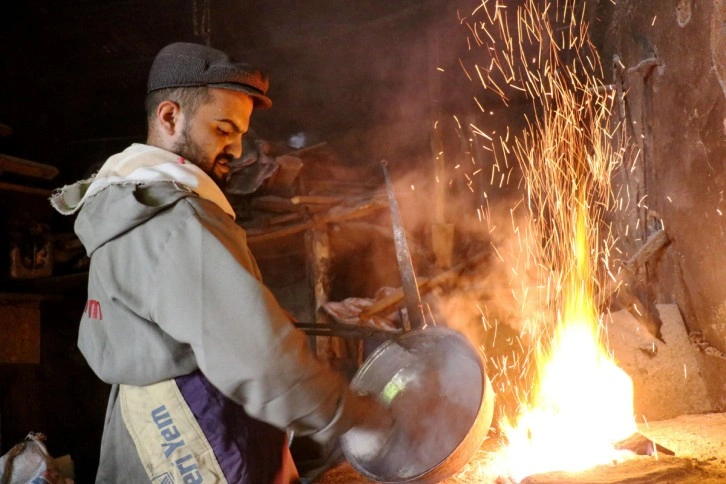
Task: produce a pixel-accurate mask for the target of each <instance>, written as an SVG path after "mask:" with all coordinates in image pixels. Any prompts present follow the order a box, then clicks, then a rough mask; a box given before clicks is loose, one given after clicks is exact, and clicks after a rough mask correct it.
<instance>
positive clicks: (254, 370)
mask: <svg viewBox="0 0 726 484" xmlns="http://www.w3.org/2000/svg"><path fill="white" fill-rule="evenodd" d="M182 203H189V202H186V201H185V202H182ZM208 203H211V202H206V201H198V202H196V205H194V206H195V207H196V210H195V215H193V216H190V217H189V218H188V219H187V220H186V221H185V223H184V224H183V225H181V226H179V228H178V230H177V231H176V233H175V234H174V235H173V237H171V238H170V240H169V242H168V245H167V247H166V248H165V250H164V254H163V256H162V257H161V260H160V262H159V267H158V270H157V271H155V274H154V278H155V281H154V284H153V286H152V287H155V293H154V296H153V306H152V316H153V318H154V320H155V321H156V322H157V324H159V326H160V327H161V328H162V329H163V330H164V331H165V332H167V333H168V334H169V335H170V336H172V337H173V338H175V339H176V340H178V341H180V342H183V343H187V344H189V345H190V346H191V347H192V350H193V352H194V355H195V357H196V360H197V363H198V365H199V368H200V370H201V371H202V372H203V373H204V375H205V376H206V377H207V378H208V379H209V381H210V382H211V383H212V384H213V385H215V386H216V387H217V388H218V389H219V390H220V391H221V392H222V393H224V394H225V395H226V396H228V397H229V398H230V399H232V400H233V401H235V402H237V403H239V404H240V405H242V406H243V407H244V409H245V411H246V412H247V413H248V414H250V415H251V416H253V417H255V418H257V419H259V420H262V421H265V422H268V423H270V424H272V425H274V426H276V427H278V428H282V429H286V428H291V429H293V430H295V431H296V432H298V433H300V434H301V435H306V434H307V435H310V436H311V437H312V438H314V439H315V440H318V441H320V442H327V441H330V440H331V439H334V438H336V437H337V436H338V435H340V434H341V433H342V432H345V431H346V430H348V428H350V427H351V425H352V423H353V419H355V418H356V417H355V412H356V410H355V408H354V407H355V401H356V399H357V398H358V396H357V395H355V394H353V393H352V391H351V390H350V389H349V386H348V384H347V382H346V381H345V380H344V379H343V378H342V377H341V376H340V375H338V374H337V373H335V372H334V371H333V370H331V369H330V368H328V367H327V366H326V365H324V364H323V363H322V362H320V361H319V360H318V359H316V358H315V356H314V355H313V354H312V352H311V351H310V350H309V348H308V344H307V338H306V336H305V335H304V334H303V333H302V332H301V331H299V330H298V329H297V328H295V327H294V325H293V324H292V322H291V321H290V319H289V317H288V316H287V314H286V313H285V311H284V310H283V309H282V308H281V307H280V306H279V304H278V303H277V301H276V300H275V298H274V296H273V295H272V293H271V292H270V291H269V289H268V288H266V287H265V286H264V284H263V283H262V282H261V281H260V280H259V279H258V277H256V275H257V274H258V269H257V265H256V263H255V261H254V259H253V258H252V256H251V254H250V252H249V249H248V247H247V243H246V235H245V232H244V230H243V229H242V228H241V227H239V226H237V225H236V224H235V223H234V222H233V221H232V220H231V219H230V218H229V217H228V216H227V215H226V214H224V213H223V212H221V210H202V209H203V208H204V207H205V204H208ZM197 205H198V206H197ZM200 207H201V208H202V209H200ZM207 208H210V207H207ZM214 208H216V206H214Z"/></svg>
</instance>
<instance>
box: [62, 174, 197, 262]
mask: <svg viewBox="0 0 726 484" xmlns="http://www.w3.org/2000/svg"><path fill="white" fill-rule="evenodd" d="M189 196H193V197H196V196H198V195H196V194H195V193H194V192H192V191H191V190H190V189H188V188H186V187H184V186H183V185H179V184H176V183H174V182H154V183H148V184H138V185H136V184H133V185H129V184H119V185H110V186H108V187H106V188H104V189H103V190H102V191H100V192H99V193H98V194H96V195H95V196H93V197H91V198H90V199H89V200H88V201H87V202H86V203H85V204H84V206H83V208H82V209H81V210H80V211H79V212H78V217H77V218H76V222H75V225H74V229H75V232H76V235H78V238H79V239H80V240H81V242H82V243H83V246H84V247H85V248H86V253H87V254H88V255H89V256H90V255H91V254H93V252H94V251H95V250H96V249H98V248H99V247H101V246H102V245H103V244H105V243H106V242H108V241H109V240H113V239H115V238H116V237H118V236H119V235H121V234H124V233H126V232H128V231H129V230H131V229H133V228H134V227H136V226H137V225H141V224H143V223H144V222H146V221H147V220H149V219H151V218H153V217H154V216H155V215H156V214H158V213H159V212H161V211H163V210H165V209H167V208H168V207H171V206H172V205H174V204H175V203H176V202H177V201H179V200H180V199H182V198H184V197H189Z"/></svg>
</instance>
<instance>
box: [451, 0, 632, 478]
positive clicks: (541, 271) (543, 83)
mask: <svg viewBox="0 0 726 484" xmlns="http://www.w3.org/2000/svg"><path fill="white" fill-rule="evenodd" d="M515 8H516V17H514V19H515V21H514V23H513V22H512V16H511V13H512V12H511V11H509V10H508V9H507V4H506V2H501V1H499V0H480V2H479V4H478V6H477V7H476V8H475V9H474V11H473V12H472V13H471V17H470V18H465V19H462V23H464V24H466V26H467V27H468V29H469V32H470V35H469V38H468V40H469V44H470V45H472V46H477V47H481V48H482V52H483V53H484V55H485V58H486V59H488V60H487V62H483V63H482V65H480V64H475V65H474V67H473V69H471V71H472V72H475V73H476V75H473V76H472V75H470V73H469V71H468V70H467V69H466V67H464V65H463V63H462V68H464V71H465V73H466V74H467V76H468V77H469V79H472V80H477V79H478V80H479V81H480V82H481V84H482V86H483V87H484V89H488V90H491V91H493V92H496V93H498V94H499V95H500V96H501V98H502V101H503V102H504V104H506V105H509V103H511V102H512V97H513V96H522V95H523V96H525V97H526V98H528V99H529V100H531V101H532V106H533V110H534V114H533V116H532V117H531V118H528V121H527V128H526V129H525V130H524V132H523V133H522V134H521V135H519V136H515V137H514V140H513V142H510V141H509V130H507V135H506V138H504V137H502V138H500V139H499V140H494V139H492V138H491V137H490V136H488V135H486V133H485V132H484V130H482V129H479V128H477V129H474V128H472V135H473V138H476V139H481V140H482V142H483V143H485V145H484V146H483V148H485V149H486V150H487V151H488V152H491V153H493V155H492V156H493V158H494V159H493V161H492V169H491V171H492V177H491V180H492V181H491V182H490V183H491V184H492V186H494V184H495V183H496V181H495V179H496V178H498V177H495V175H494V174H495V172H496V173H501V174H502V177H501V179H502V180H503V175H504V173H505V172H506V171H507V169H508V166H509V165H508V161H507V156H515V157H516V158H517V162H518V164H519V166H520V168H521V170H522V175H523V182H524V185H526V199H525V201H524V202H525V203H522V204H521V206H526V209H527V215H528V216H527V219H528V226H527V228H526V229H524V230H523V231H518V232H517V236H518V237H521V239H520V245H525V246H526V249H524V252H525V259H526V261H527V262H526V265H527V267H528V270H529V269H533V271H534V272H535V273H536V274H537V279H538V282H537V288H536V290H531V291H530V287H527V288H525V290H524V291H523V294H522V299H523V298H526V297H527V295H528V294H529V297H538V296H532V294H539V295H540V296H542V297H541V299H543V300H544V301H543V304H542V306H544V308H545V309H544V310H543V311H542V312H541V314H539V315H538V316H535V317H533V318H532V319H531V320H528V321H527V324H526V327H525V329H526V332H527V333H528V341H530V342H531V350H530V351H529V352H527V353H526V354H525V355H524V356H523V358H522V359H520V360H519V361H516V362H515V363H514V364H508V362H507V361H506V359H504V361H501V362H497V361H493V365H492V367H493V368H496V369H498V370H500V373H498V374H497V375H496V376H495V377H494V379H493V381H495V380H498V381H499V383H500V385H499V387H500V389H501V388H503V387H506V386H510V387H514V388H517V387H518V386H520V387H521V385H522V382H524V385H525V386H527V385H529V386H528V390H526V391H524V392H519V391H516V390H515V393H516V394H517V396H518V397H519V408H518V411H517V413H516V416H515V417H513V418H512V420H513V423H511V424H510V422H509V420H508V419H507V418H506V417H505V418H503V419H502V421H501V422H499V427H500V430H501V433H502V436H503V437H504V441H505V445H504V447H503V448H502V449H501V450H500V451H498V452H496V453H495V454H494V455H493V456H492V457H491V459H489V460H488V462H487V463H486V469H482V470H481V475H480V477H481V478H482V479H483V478H484V476H491V475H492V473H494V475H496V476H506V477H508V478H510V479H514V480H516V481H520V480H522V479H523V478H524V477H526V476H529V475H532V474H536V473H543V472H550V471H570V472H575V471H581V470H585V469H589V468H591V467H594V466H596V465H599V464H606V463H612V462H615V461H620V460H622V459H624V458H626V457H627V456H628V454H630V453H629V452H627V451H619V450H617V449H616V448H615V444H616V443H617V442H619V441H622V440H624V439H626V438H627V437H629V436H631V435H632V434H633V433H635V432H636V431H637V427H636V424H635V419H634V415H633V388H632V381H631V380H630V377H629V376H628V375H627V374H626V373H625V372H624V371H623V370H621V369H620V368H618V366H617V365H616V364H615V362H614V361H613V359H612V358H611V356H610V355H609V354H608V351H607V348H606V346H605V344H604V341H603V336H604V335H603V329H602V325H601V324H600V323H601V321H600V316H601V315H600V307H599V303H598V289H599V287H601V286H602V283H603V282H604V279H605V278H608V277H609V278H611V279H613V278H614V276H613V274H612V272H611V268H610V264H611V257H610V254H609V249H610V248H612V247H613V246H614V245H615V242H616V240H617V239H616V236H615V235H614V234H612V233H611V231H610V228H609V225H608V224H607V223H606V222H605V221H604V218H605V215H606V214H607V213H608V212H610V211H612V210H613V209H614V207H615V206H616V205H617V204H616V203H614V200H613V190H612V187H611V180H612V174H613V172H614V170H616V169H618V168H619V167H620V166H621V164H622V160H623V157H624V153H626V152H627V150H626V148H625V147H626V146H627V144H628V141H627V133H625V132H624V130H623V129H622V128H621V126H622V125H621V124H620V123H618V122H617V119H615V120H613V117H612V116H611V107H612V106H613V103H622V95H623V94H622V93H620V92H616V91H613V89H612V87H611V86H612V85H605V84H604V83H603V82H602V81H601V77H602V72H601V70H602V69H601V66H600V61H599V58H598V56H597V51H596V49H595V48H594V47H593V46H592V45H591V44H590V42H589V36H588V33H587V25H586V24H585V22H584V19H585V18H586V17H585V14H584V10H583V8H584V4H583V3H582V2H575V1H573V0H559V1H557V2H549V1H546V0H524V2H523V4H521V5H519V6H517V7H515ZM532 52H536V55H535V56H534V57H532V56H531V55H532ZM477 104H479V102H478V100H477ZM482 111H483V109H482ZM486 144H488V145H486ZM502 162H503V164H504V167H502V166H501V165H502ZM507 178H508V177H507ZM500 183H501V182H500ZM484 198H487V197H486V196H485V197H484ZM481 213H485V209H484V208H482V209H481ZM523 233H524V234H523ZM522 240H524V241H526V243H525V244H522ZM500 259H502V260H504V259H503V258H501V257H500ZM517 265H521V264H520V263H519V262H518V263H517ZM513 272H517V271H515V270H514V268H513ZM532 289H534V288H532ZM485 323H486V322H485ZM494 327H495V326H494ZM520 344H521V342H520ZM531 365H533V366H534V369H535V373H536V378H535V379H534V382H533V383H532V382H529V380H528V375H527V372H528V371H527V370H528V369H529V368H530V366H531ZM512 367H518V368H519V369H520V374H519V375H516V376H514V377H512V376H511V375H510V374H508V373H507V371H508V370H509V369H510V368H512ZM517 377H519V379H520V381H513V380H516V379H517ZM503 380H506V381H505V382H504V383H502V381H503ZM480 467H481V466H480Z"/></svg>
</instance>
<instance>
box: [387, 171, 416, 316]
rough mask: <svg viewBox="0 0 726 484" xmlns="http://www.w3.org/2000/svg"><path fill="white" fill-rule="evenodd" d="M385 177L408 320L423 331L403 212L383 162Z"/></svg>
mask: <svg viewBox="0 0 726 484" xmlns="http://www.w3.org/2000/svg"><path fill="white" fill-rule="evenodd" d="M381 168H383V176H385V178H386V192H387V193H388V204H389V205H390V208H391V222H392V223H393V243H394V245H395V246H396V259H398V270H399V272H400V273H401V288H402V289H403V301H404V303H405V304H406V312H407V313H408V320H409V321H410V322H411V329H421V328H423V327H424V326H426V318H424V312H423V305H422V304H421V294H420V293H419V292H418V285H417V284H416V274H415V273H414V271H413V263H412V262H411V253H410V252H409V250H408V242H407V241H406V232H405V231H404V230H403V223H402V222H401V211H400V210H399V208H398V201H396V194H395V193H394V191H393V183H391V177H390V175H389V174H388V162H387V161H386V160H381Z"/></svg>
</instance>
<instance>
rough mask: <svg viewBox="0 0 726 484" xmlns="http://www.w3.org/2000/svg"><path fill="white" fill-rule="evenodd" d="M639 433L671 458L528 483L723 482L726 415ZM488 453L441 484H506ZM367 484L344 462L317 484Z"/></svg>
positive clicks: (691, 418) (688, 418)
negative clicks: (489, 469) (489, 467)
mask: <svg viewBox="0 0 726 484" xmlns="http://www.w3.org/2000/svg"><path fill="white" fill-rule="evenodd" d="M639 431H640V433H641V434H643V435H644V436H646V437H648V438H650V439H652V440H653V441H654V442H656V443H658V444H659V445H661V446H663V447H666V448H668V449H670V450H672V451H674V452H675V456H672V457H671V456H666V455H662V454H661V455H659V456H658V458H656V457H653V456H638V457H636V458H634V459H632V460H629V461H626V462H624V463H620V464H617V465H613V466H600V467H596V468H594V469H591V470H589V471H586V472H580V473H571V474H568V473H548V474H539V475H535V476H530V477H528V478H526V479H525V480H524V481H522V482H523V483H527V484H545V483H546V484H569V483H572V484H614V483H628V484H650V483H657V484H663V483H666V484H668V483H679V484H680V483H687V484H695V483H713V484H715V483H721V482H726V413H712V414H704V415H683V416H680V417H676V418H672V419H669V420H663V421H657V422H650V423H649V424H648V425H644V424H643V425H641V426H640V428H639ZM487 455H488V453H487V452H485V451H483V450H482V451H480V452H478V453H477V454H476V455H475V456H474V458H473V459H472V460H471V462H470V463H469V464H468V465H467V466H465V467H464V468H463V469H462V470H461V471H460V472H459V473H458V474H456V475H454V476H452V477H450V478H449V479H447V480H446V481H444V484H475V483H477V484H478V483H490V482H491V483H497V482H499V483H506V482H508V481H507V480H503V479H499V481H497V477H496V476H487V475H486V471H485V469H486V462H487ZM371 482H373V481H370V480H369V479H366V478H364V477H363V476H361V475H360V474H358V473H357V472H356V471H355V470H354V469H353V468H352V467H351V466H350V465H349V464H347V463H343V464H340V465H338V466H337V467H335V468H332V469H330V470H328V471H327V472H325V473H324V474H323V475H322V476H320V477H319V478H318V479H316V480H315V483H316V484H344V483H345V484H366V483H371Z"/></svg>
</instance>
